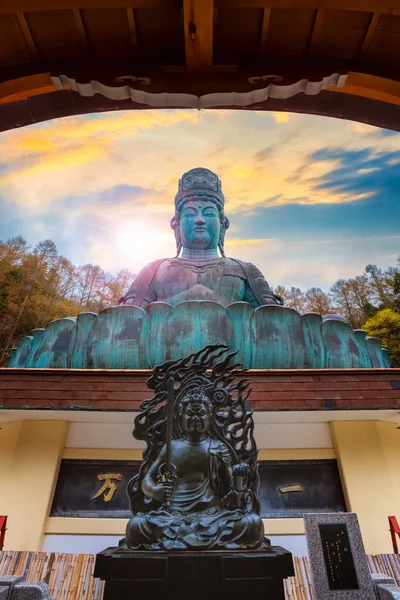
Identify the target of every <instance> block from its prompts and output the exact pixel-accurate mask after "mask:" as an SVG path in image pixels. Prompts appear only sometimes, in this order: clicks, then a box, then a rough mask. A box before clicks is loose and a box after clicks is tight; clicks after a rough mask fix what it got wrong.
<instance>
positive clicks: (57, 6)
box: [0, 0, 400, 15]
mask: <svg viewBox="0 0 400 600" xmlns="http://www.w3.org/2000/svg"><path fill="white" fill-rule="evenodd" d="M94 6H95V7H96V8H146V7H147V8H157V7H171V8H173V7H174V6H176V0H96V2H93V0H1V2H0V14H3V15H4V14H15V13H22V12H28V11H29V12H36V11H41V10H72V9H74V8H80V9H89V8H94ZM215 6H216V8H220V7H232V8H238V7H241V8H297V9H300V8H304V9H306V8H313V9H316V10H319V9H325V10H354V11H362V12H371V13H375V12H380V13H382V14H395V15H399V14H400V0H215Z"/></svg>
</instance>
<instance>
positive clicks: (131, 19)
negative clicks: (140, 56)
mask: <svg viewBox="0 0 400 600" xmlns="http://www.w3.org/2000/svg"><path fill="white" fill-rule="evenodd" d="M126 17H127V19H128V27H129V36H130V38H131V44H132V49H133V50H134V51H135V52H136V51H137V47H138V40H137V32H136V20H135V13H134V12H133V8H127V9H126Z"/></svg>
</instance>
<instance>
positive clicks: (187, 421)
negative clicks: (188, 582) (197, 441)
mask: <svg viewBox="0 0 400 600" xmlns="http://www.w3.org/2000/svg"><path fill="white" fill-rule="evenodd" d="M182 425H183V429H184V430H185V431H186V432H187V433H189V434H204V433H207V431H208V429H209V426H210V413H209V410H208V406H207V404H206V403H205V402H204V401H200V402H189V403H188V404H187V405H186V406H185V408H184V410H183V414H182Z"/></svg>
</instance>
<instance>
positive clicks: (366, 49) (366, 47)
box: [359, 12, 381, 58]
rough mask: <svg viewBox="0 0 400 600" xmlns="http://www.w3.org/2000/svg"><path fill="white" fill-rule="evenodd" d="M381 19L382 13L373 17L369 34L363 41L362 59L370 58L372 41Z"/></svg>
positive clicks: (360, 54)
mask: <svg viewBox="0 0 400 600" xmlns="http://www.w3.org/2000/svg"><path fill="white" fill-rule="evenodd" d="M380 18H381V13H379V12H376V13H373V14H372V15H371V20H370V22H369V25H368V29H367V32H366V34H365V38H364V40H363V43H362V46H361V49H360V53H359V56H360V58H368V57H369V53H370V50H371V45H372V39H373V37H374V35H375V31H376V28H377V27H378V23H379V19H380Z"/></svg>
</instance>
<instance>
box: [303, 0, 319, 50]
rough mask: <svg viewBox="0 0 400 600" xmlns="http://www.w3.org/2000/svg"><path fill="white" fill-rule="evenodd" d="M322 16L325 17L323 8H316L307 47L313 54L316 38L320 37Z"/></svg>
mask: <svg viewBox="0 0 400 600" xmlns="http://www.w3.org/2000/svg"><path fill="white" fill-rule="evenodd" d="M322 17H323V12H322V10H316V11H315V15H314V21H313V25H312V27H311V32H310V36H309V38H308V44H307V48H306V52H309V53H310V54H312V52H313V45H314V44H315V40H316V39H317V38H318V36H319V34H320V32H321V27H322Z"/></svg>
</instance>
